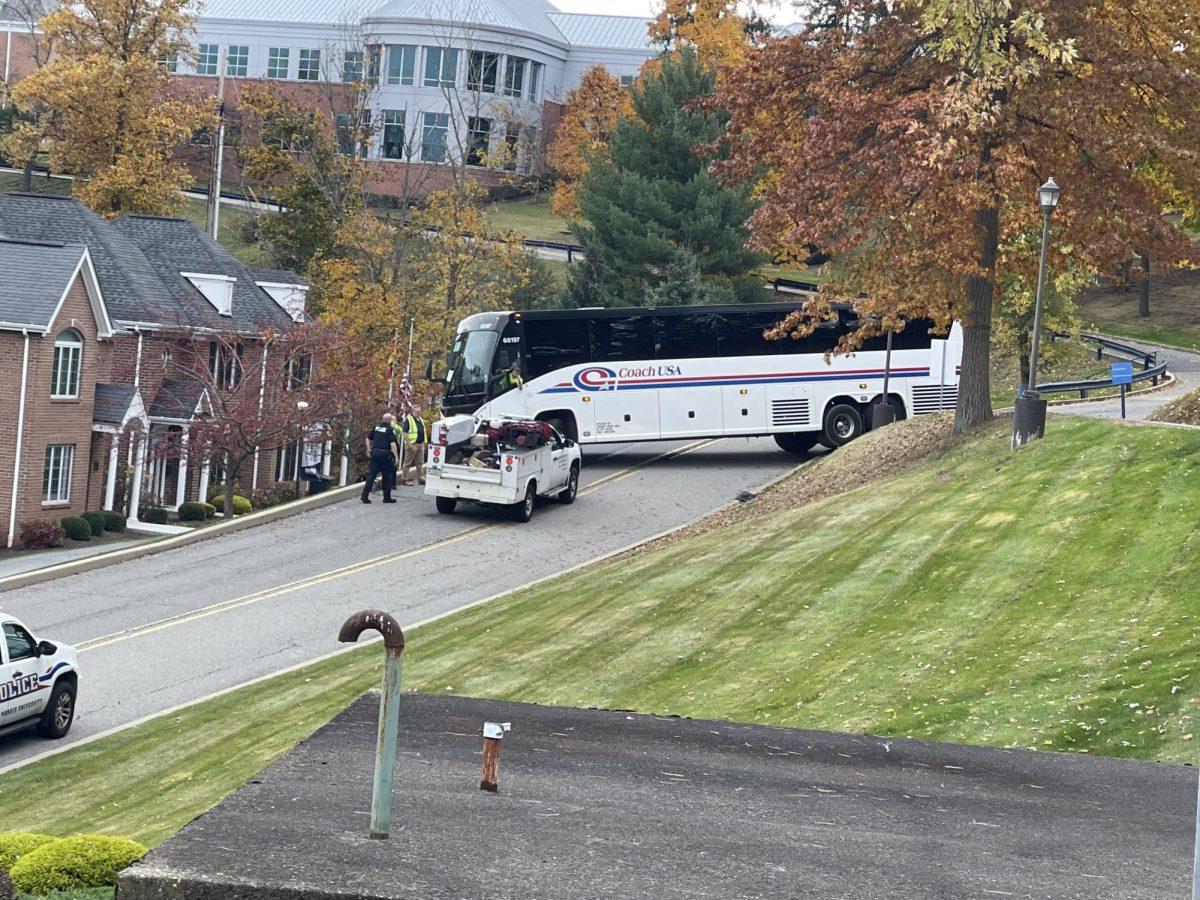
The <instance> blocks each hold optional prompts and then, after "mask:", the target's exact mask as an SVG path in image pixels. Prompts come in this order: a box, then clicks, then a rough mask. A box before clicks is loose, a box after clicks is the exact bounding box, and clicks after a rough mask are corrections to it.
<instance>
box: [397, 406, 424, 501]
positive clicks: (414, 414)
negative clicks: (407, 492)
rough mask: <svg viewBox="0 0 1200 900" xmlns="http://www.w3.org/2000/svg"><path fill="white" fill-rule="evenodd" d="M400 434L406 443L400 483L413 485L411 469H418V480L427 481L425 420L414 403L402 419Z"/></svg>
mask: <svg viewBox="0 0 1200 900" xmlns="http://www.w3.org/2000/svg"><path fill="white" fill-rule="evenodd" d="M399 431H400V434H401V435H402V438H403V441H402V442H403V445H404V462H403V464H402V465H401V467H400V483H401V484H403V485H411V484H412V481H411V480H410V479H409V477H408V471H409V469H416V470H417V480H418V481H420V483H421V484H424V483H425V444H426V440H427V438H426V435H425V421H424V420H423V419H422V418H421V415H420V412H419V411H418V410H417V408H416V407H415V406H414V405H413V404H411V403H410V404H408V406H407V407H406V408H405V411H404V417H403V418H402V419H401V420H400V427H399Z"/></svg>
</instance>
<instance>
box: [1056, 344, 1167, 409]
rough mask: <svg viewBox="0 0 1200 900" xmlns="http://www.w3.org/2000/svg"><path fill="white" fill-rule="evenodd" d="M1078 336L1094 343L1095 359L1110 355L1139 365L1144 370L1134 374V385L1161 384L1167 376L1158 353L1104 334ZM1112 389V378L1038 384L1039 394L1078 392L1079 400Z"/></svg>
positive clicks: (1165, 365)
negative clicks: (1093, 393)
mask: <svg viewBox="0 0 1200 900" xmlns="http://www.w3.org/2000/svg"><path fill="white" fill-rule="evenodd" d="M1069 337H1070V336H1069V335H1065V334H1055V335H1054V338H1055V340H1059V339H1064V338H1069ZM1079 337H1080V338H1081V339H1083V340H1086V341H1091V342H1092V343H1094V344H1095V345H1096V359H1103V358H1104V355H1105V354H1106V353H1107V354H1108V355H1109V356H1115V357H1118V358H1119V359H1124V360H1127V361H1129V362H1133V363H1139V364H1140V365H1141V367H1142V368H1141V371H1139V372H1135V373H1134V375H1133V380H1134V382H1138V381H1149V382H1150V383H1151V384H1158V380H1159V379H1160V378H1162V377H1163V376H1164V375H1166V374H1167V364H1166V362H1164V361H1162V360H1160V359H1159V353H1158V351H1157V350H1152V351H1149V352H1147V351H1145V350H1142V349H1140V348H1138V347H1134V346H1133V345H1132V344H1126V343H1123V342H1122V341H1117V340H1113V339H1112V338H1109V337H1105V336H1104V335H1102V334H1091V333H1088V332H1083V333H1081V334H1080V335H1079ZM1111 387H1116V385H1115V384H1113V380H1112V377H1111V376H1110V377H1108V378H1096V379H1092V380H1085V381H1051V382H1048V383H1046V384H1039V385H1038V386H1037V390H1038V393H1039V394H1065V393H1073V392H1076V391H1077V392H1078V393H1079V397H1080V399H1086V398H1087V395H1088V392H1089V391H1096V390H1100V389H1102V388H1111Z"/></svg>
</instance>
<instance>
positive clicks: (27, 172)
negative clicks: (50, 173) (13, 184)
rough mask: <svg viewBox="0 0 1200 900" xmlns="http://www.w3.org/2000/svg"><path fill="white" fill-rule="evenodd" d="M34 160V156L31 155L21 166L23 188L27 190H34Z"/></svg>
mask: <svg viewBox="0 0 1200 900" xmlns="http://www.w3.org/2000/svg"><path fill="white" fill-rule="evenodd" d="M33 160H34V158H33V157H32V156H31V157H29V159H27V160H25V165H23V166H22V167H21V190H23V191H25V192H29V191H31V190H33Z"/></svg>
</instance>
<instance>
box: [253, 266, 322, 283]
mask: <svg viewBox="0 0 1200 900" xmlns="http://www.w3.org/2000/svg"><path fill="white" fill-rule="evenodd" d="M247 268H248V269H249V272H250V274H251V275H252V276H253V277H254V280H255V281H258V282H264V281H265V282H267V283H269V284H297V285H300V286H302V287H308V282H307V281H305V280H304V279H303V278H302V277H301V276H299V275H297V274H296V273H295V272H290V271H288V270H287V269H264V268H263V267H262V266H248V267H247Z"/></svg>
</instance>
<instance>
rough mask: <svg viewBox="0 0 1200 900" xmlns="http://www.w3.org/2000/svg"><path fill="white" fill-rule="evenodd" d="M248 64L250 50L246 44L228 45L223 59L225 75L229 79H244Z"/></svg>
mask: <svg viewBox="0 0 1200 900" xmlns="http://www.w3.org/2000/svg"><path fill="white" fill-rule="evenodd" d="M249 62H250V48H249V47H248V46H247V45H246V44H230V45H229V55H228V56H226V57H225V74H226V75H228V76H229V77H230V78H245V77H246V69H247V68H248V65H249Z"/></svg>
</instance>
